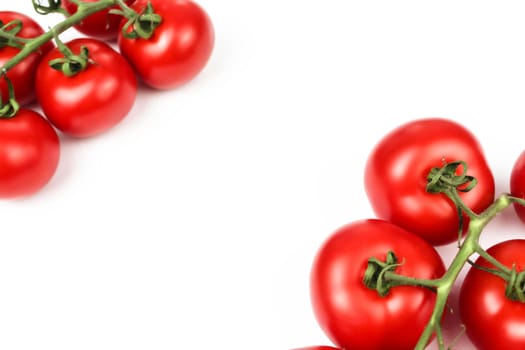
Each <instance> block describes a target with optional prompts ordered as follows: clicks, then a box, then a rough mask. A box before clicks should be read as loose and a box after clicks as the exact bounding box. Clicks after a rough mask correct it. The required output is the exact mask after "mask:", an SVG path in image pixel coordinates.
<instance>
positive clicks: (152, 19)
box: [118, 0, 214, 89]
mask: <svg viewBox="0 0 525 350" xmlns="http://www.w3.org/2000/svg"><path fill="white" fill-rule="evenodd" d="M148 4H150V5H151V6H149V5H148ZM131 8H132V9H133V10H135V11H136V12H137V13H138V14H139V16H138V17H136V18H135V20H131V21H130V20H128V19H124V20H123V22H122V26H123V27H124V29H125V31H126V32H127V35H126V36H124V35H123V34H122V33H121V34H119V37H118V45H119V48H120V51H121V52H122V54H123V55H124V56H125V57H126V58H127V59H128V60H129V61H130V62H131V64H132V66H133V67H134V69H135V71H136V72H137V74H138V76H139V77H140V78H141V79H142V80H143V81H144V82H145V83H146V84H147V85H149V86H151V87H153V88H157V89H170V88H175V87H178V86H180V85H182V84H185V83H186V82H188V81H190V80H192V79H193V78H194V77H195V76H197V74H199V72H200V71H201V70H202V69H203V68H204V66H205V65H206V63H207V62H208V60H209V58H210V56H211V53H212V50H213V46H214V30H213V25H212V22H211V20H210V18H209V16H208V14H207V13H206V12H205V11H204V9H203V8H202V7H200V6H199V5H197V4H196V3H195V2H193V1H191V0H137V1H135V2H134V3H133V4H132V5H131Z"/></svg>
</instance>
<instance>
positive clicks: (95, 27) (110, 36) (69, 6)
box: [62, 0, 133, 41]
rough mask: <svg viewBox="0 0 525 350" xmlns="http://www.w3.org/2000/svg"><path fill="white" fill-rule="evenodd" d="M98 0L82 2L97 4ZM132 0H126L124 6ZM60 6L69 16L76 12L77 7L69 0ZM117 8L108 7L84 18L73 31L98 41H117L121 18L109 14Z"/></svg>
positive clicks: (64, 0) (63, 1)
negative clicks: (75, 30)
mask: <svg viewBox="0 0 525 350" xmlns="http://www.w3.org/2000/svg"><path fill="white" fill-rule="evenodd" d="M97 1H98V0H83V2H97ZM132 2H133V0H126V1H125V3H126V4H128V5H129V4H131V3H132ZM62 6H63V7H64V9H66V10H67V12H69V13H70V14H73V13H75V12H76V11H77V5H76V4H75V3H73V2H72V1H70V0H62ZM115 8H117V9H118V8H119V7H118V6H113V7H110V8H108V9H106V10H102V11H99V12H96V13H94V14H92V15H90V16H88V17H86V18H84V19H83V20H82V21H81V22H80V23H79V24H77V25H75V26H74V27H75V29H77V30H78V31H79V32H81V33H84V34H86V35H89V36H92V37H96V38H97V39H100V40H108V41H109V40H115V39H117V35H118V32H119V30H120V28H119V24H120V21H121V20H122V17H121V16H119V15H116V14H111V13H109V11H110V10H111V9H115Z"/></svg>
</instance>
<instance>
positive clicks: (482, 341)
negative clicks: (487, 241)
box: [459, 240, 525, 350]
mask: <svg viewBox="0 0 525 350" xmlns="http://www.w3.org/2000/svg"><path fill="white" fill-rule="evenodd" d="M487 251H488V253H489V254H491V255H492V256H493V257H494V258H496V259H497V260H499V261H500V262H501V263H502V264H503V265H505V266H507V267H509V268H512V265H513V264H515V265H516V270H517V272H520V271H523V270H524V269H525V254H524V252H525V240H509V241H504V242H501V243H498V244H496V245H495V246H493V247H491V248H489V249H488V250H487ZM476 264H478V265H481V266H484V267H488V268H492V269H493V268H494V266H493V265H492V264H490V263H488V262H487V261H486V260H485V259H483V258H478V259H477V261H476ZM505 288H506V282H505V281H504V280H503V279H502V278H500V277H497V276H495V275H492V274H490V273H487V272H485V271H481V270H479V269H476V268H473V267H471V268H470V270H469V272H468V273H467V275H466V276H465V279H464V281H463V284H462V286H461V290H460V295H459V302H460V303H459V305H460V315H461V320H462V321H463V323H464V324H465V328H466V331H467V334H468V336H469V338H470V340H471V341H472V343H473V344H474V345H476V348H477V349H479V350H499V349H505V350H522V349H525V332H524V330H525V303H522V302H519V301H513V300H510V299H508V298H507V297H506V296H505Z"/></svg>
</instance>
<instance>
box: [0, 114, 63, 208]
mask: <svg viewBox="0 0 525 350" xmlns="http://www.w3.org/2000/svg"><path fill="white" fill-rule="evenodd" d="M59 158H60V142H59V138H58V135H57V133H56V131H55V130H54V129H53V127H52V126H51V125H50V124H49V122H48V121H47V120H45V119H44V118H43V117H42V116H41V115H40V114H38V113H37V112H34V111H32V110H29V109H21V110H19V111H18V113H17V114H16V115H15V116H14V117H12V118H8V119H0V198H2V199H9V198H17V197H24V196H28V195H31V194H34V193H36V192H37V191H39V190H40V189H41V188H42V187H44V186H45V185H46V184H47V183H48V182H49V180H50V179H51V178H52V177H53V175H54V174H55V171H56V169H57V166H58V162H59Z"/></svg>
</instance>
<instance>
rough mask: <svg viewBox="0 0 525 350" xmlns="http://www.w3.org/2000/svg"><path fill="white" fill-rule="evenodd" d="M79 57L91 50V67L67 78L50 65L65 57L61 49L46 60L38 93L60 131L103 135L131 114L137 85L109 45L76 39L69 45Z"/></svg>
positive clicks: (45, 112)
mask: <svg viewBox="0 0 525 350" xmlns="http://www.w3.org/2000/svg"><path fill="white" fill-rule="evenodd" d="M66 45H67V46H68V47H69V48H70V49H71V50H72V51H73V52H74V53H75V54H78V53H79V52H80V49H81V47H83V46H85V47H86V48H87V49H88V50H89V57H90V63H89V64H88V67H87V68H86V69H85V70H83V71H81V72H80V73H78V74H77V75H75V76H72V77H67V76H66V75H64V74H63V73H62V72H61V71H58V70H55V69H53V68H52V67H51V66H49V64H48V62H49V61H50V60H52V59H55V58H59V57H62V54H61V53H60V51H59V50H58V48H56V49H53V50H52V51H50V52H49V53H48V54H47V55H46V56H45V57H44V59H43V60H42V62H41V63H40V65H39V67H38V71H37V75H36V92H37V97H38V101H39V103H40V105H41V106H42V110H43V112H44V114H45V115H46V116H47V118H48V119H49V121H51V123H52V124H53V125H54V126H56V128H57V129H59V130H60V131H62V132H64V133H65V134H68V135H71V136H76V137H87V136H93V135H97V134H100V133H102V132H104V131H106V130H108V129H110V128H112V127H113V126H115V125H116V124H117V123H119V122H120V121H121V120H122V119H123V118H124V117H125V116H126V115H127V114H128V112H129V111H130V110H131V108H132V106H133V103H134V102H135V97H136V95H137V81H136V78H135V75H134V73H133V69H132V68H131V67H130V66H129V64H128V63H127V61H126V60H125V59H124V58H123V57H122V56H121V55H120V54H119V53H118V52H116V51H115V50H113V49H112V48H111V47H110V46H109V45H107V44H106V43H104V42H102V41H99V40H96V39H86V38H82V39H75V40H73V41H71V42H69V43H67V44H66Z"/></svg>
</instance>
